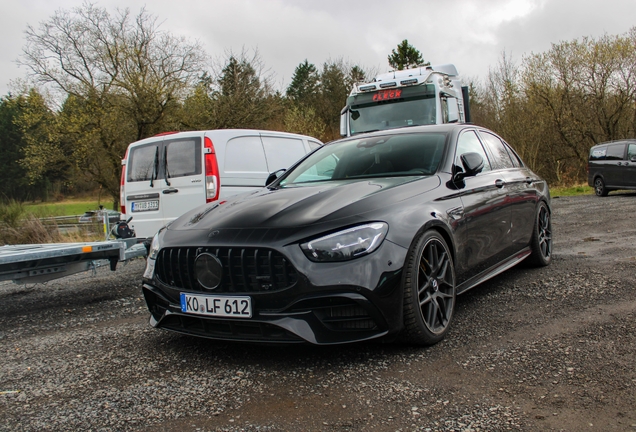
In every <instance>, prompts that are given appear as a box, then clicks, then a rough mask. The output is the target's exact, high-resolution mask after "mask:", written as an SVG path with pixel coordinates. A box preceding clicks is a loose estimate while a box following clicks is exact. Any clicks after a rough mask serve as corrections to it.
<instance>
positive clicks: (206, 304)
mask: <svg viewBox="0 0 636 432" xmlns="http://www.w3.org/2000/svg"><path fill="white" fill-rule="evenodd" d="M181 311H182V312H183V313H188V314H196V315H206V316H213V317H226V318H251V317H252V299H251V298H250V297H236V296H232V297H229V296H211V295H195V294H186V293H181Z"/></svg>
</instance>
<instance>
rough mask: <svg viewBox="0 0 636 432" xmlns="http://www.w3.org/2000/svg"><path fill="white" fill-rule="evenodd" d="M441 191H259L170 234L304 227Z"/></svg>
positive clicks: (424, 187)
mask: <svg viewBox="0 0 636 432" xmlns="http://www.w3.org/2000/svg"><path fill="white" fill-rule="evenodd" d="M439 185H440V180H439V178H438V177H437V176H433V177H415V178H414V177H393V178H374V179H364V180H357V181H351V180H347V181H333V182H321V183H316V184H312V185H302V186H296V187H286V188H279V189H267V188H263V189H260V190H258V191H256V192H253V193H250V194H244V195H239V196H236V197H232V198H230V199H228V200H227V201H225V202H223V204H219V203H213V204H207V205H205V206H202V207H198V208H197V209H194V210H192V211H190V212H188V213H186V214H184V215H183V216H181V217H180V218H179V219H177V220H176V221H174V222H173V223H172V224H170V226H169V228H168V229H169V230H171V231H173V230H177V231H179V230H186V229H190V230H191V229H195V230H211V229H221V228H223V229H254V228H261V229H262V228H269V229H273V228H291V227H303V226H307V225H310V224H316V223H321V222H332V221H336V220H339V219H346V218H350V217H355V216H359V215H361V214H363V213H367V212H370V211H373V210H377V209H379V208H388V207H390V206H391V205H392V204H393V203H396V202H399V201H402V200H405V199H408V198H410V197H412V196H414V195H419V194H422V193H424V192H427V191H429V190H431V189H434V188H436V187H437V186H439Z"/></svg>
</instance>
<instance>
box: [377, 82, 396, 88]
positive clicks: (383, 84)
mask: <svg viewBox="0 0 636 432" xmlns="http://www.w3.org/2000/svg"><path fill="white" fill-rule="evenodd" d="M395 85H396V84H395V81H392V82H388V83H382V84H380V88H387V87H395Z"/></svg>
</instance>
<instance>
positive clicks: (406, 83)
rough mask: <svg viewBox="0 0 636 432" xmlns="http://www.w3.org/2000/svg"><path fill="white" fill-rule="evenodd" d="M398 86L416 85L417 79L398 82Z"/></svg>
mask: <svg viewBox="0 0 636 432" xmlns="http://www.w3.org/2000/svg"><path fill="white" fill-rule="evenodd" d="M400 84H402V85H409V84H417V78H411V79H407V80H404V81H400Z"/></svg>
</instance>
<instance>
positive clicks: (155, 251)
mask: <svg viewBox="0 0 636 432" xmlns="http://www.w3.org/2000/svg"><path fill="white" fill-rule="evenodd" d="M159 250H161V244H160V243H159V233H157V234H155V236H154V237H153V238H152V243H150V249H149V251H148V258H150V259H153V260H155V259H157V256H158V255H159Z"/></svg>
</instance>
